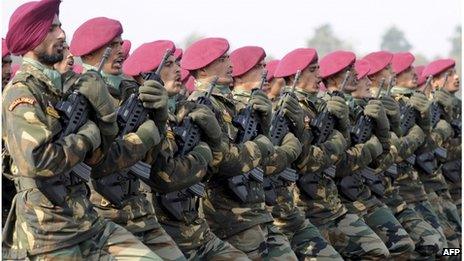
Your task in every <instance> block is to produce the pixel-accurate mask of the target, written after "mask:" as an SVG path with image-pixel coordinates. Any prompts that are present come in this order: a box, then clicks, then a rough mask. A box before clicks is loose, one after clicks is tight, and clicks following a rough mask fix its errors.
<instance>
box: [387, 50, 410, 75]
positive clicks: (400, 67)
mask: <svg viewBox="0 0 464 261" xmlns="http://www.w3.org/2000/svg"><path fill="white" fill-rule="evenodd" d="M415 59H416V58H415V57H414V55H412V54H411V53H410V52H401V53H395V54H393V58H392V60H391V65H392V69H393V72H394V73H395V74H400V73H402V72H404V71H405V70H406V69H408V68H409V66H411V65H412V63H413V62H414V60H415Z"/></svg>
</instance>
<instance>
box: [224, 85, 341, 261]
mask: <svg viewBox="0 0 464 261" xmlns="http://www.w3.org/2000/svg"><path fill="white" fill-rule="evenodd" d="M233 94H234V99H235V100H237V101H239V102H241V103H242V104H243V106H244V105H245V104H246V103H247V101H248V99H249V98H250V92H246V91H233ZM291 135H292V136H293V134H291ZM293 138H294V139H296V137H294V136H293ZM284 139H285V138H284ZM275 148H276V152H275V153H274V155H273V156H272V157H271V158H270V159H269V161H268V163H267V164H266V165H265V166H264V167H263V170H264V174H265V175H266V176H277V175H278V174H279V173H281V172H282V171H283V170H284V169H285V168H287V167H289V166H290V165H291V163H292V161H293V160H290V159H288V156H287V153H286V151H285V148H282V147H280V146H275ZM274 185H275V186H276V187H275V189H274V191H275V193H276V202H275V203H273V204H268V202H266V208H267V209H268V211H269V212H270V213H272V216H273V218H274V223H273V224H274V226H276V227H277V228H279V229H280V231H282V232H283V233H284V234H285V235H286V236H287V238H288V239H289V240H290V243H291V246H292V249H293V251H294V252H295V254H296V255H297V257H298V258H299V259H304V258H317V259H319V260H341V259H342V257H341V256H340V254H339V253H338V252H337V251H336V250H335V249H334V248H333V247H332V246H331V245H330V244H329V243H328V242H327V240H325V239H324V238H323V237H322V235H321V233H320V232H319V230H318V229H317V228H316V227H315V226H314V225H313V224H311V222H309V220H308V219H307V218H306V217H305V214H304V212H303V211H302V210H301V209H299V208H298V207H297V206H296V202H295V199H294V193H295V190H296V183H295V182H289V181H281V182H279V183H274ZM265 190H266V188H265Z"/></svg>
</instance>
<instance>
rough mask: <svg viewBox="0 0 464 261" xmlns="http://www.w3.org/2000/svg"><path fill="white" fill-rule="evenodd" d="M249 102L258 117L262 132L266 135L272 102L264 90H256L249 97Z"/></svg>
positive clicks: (269, 123) (269, 124)
mask: <svg viewBox="0 0 464 261" xmlns="http://www.w3.org/2000/svg"><path fill="white" fill-rule="evenodd" d="M250 104H251V106H252V108H253V110H255V112H256V114H257V115H258V117H259V120H260V123H261V128H262V131H263V134H264V135H266V136H267V135H268V133H269V128H270V126H271V117H272V102H271V101H270V100H269V98H267V96H266V94H265V93H264V92H262V91H261V90H256V91H254V92H253V94H252V96H251V98H250Z"/></svg>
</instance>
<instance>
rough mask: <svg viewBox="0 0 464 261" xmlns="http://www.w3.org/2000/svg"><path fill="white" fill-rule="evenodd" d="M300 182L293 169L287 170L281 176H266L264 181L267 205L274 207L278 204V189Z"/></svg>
mask: <svg viewBox="0 0 464 261" xmlns="http://www.w3.org/2000/svg"><path fill="white" fill-rule="evenodd" d="M297 180H298V174H296V171H295V170H294V169H291V168H286V169H285V170H284V171H282V172H281V173H279V174H276V175H272V176H266V177H264V180H263V187H264V195H265V200H266V205H268V206H274V205H276V204H277V191H276V190H277V189H278V188H281V187H287V186H289V185H291V184H292V183H294V182H296V181H297Z"/></svg>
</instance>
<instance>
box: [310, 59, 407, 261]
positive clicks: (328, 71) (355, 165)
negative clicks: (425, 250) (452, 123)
mask: <svg viewBox="0 0 464 261" xmlns="http://www.w3.org/2000/svg"><path fill="white" fill-rule="evenodd" d="M355 61H356V56H355V54H354V53H352V52H346V51H335V52H332V53H329V54H327V55H326V56H325V57H323V58H322V59H321V61H320V62H319V64H320V66H321V68H320V72H321V76H322V77H323V79H324V84H325V86H326V88H327V93H332V95H336V93H337V92H339V93H341V94H342V95H343V96H344V99H346V100H347V101H346V102H347V103H348V105H349V107H350V123H349V124H350V126H355V125H356V123H357V120H358V117H360V115H365V116H367V117H369V118H370V119H371V120H372V134H371V136H370V137H366V138H365V140H358V138H360V137H359V136H358V135H359V134H357V133H353V131H355V130H354V129H351V130H350V134H351V145H350V148H348V149H347V153H346V156H345V157H344V158H343V159H342V161H341V162H340V163H338V165H337V170H336V178H335V180H336V181H337V182H338V188H339V192H340V194H341V199H342V202H343V203H344V205H345V206H346V207H347V209H348V213H354V214H357V215H358V216H360V217H362V218H363V220H364V221H365V222H366V224H367V225H368V226H369V227H370V228H371V229H372V230H373V231H374V232H376V234H377V235H378V236H379V237H380V238H381V239H382V241H383V242H384V243H385V245H386V246H387V247H388V250H389V251H390V255H391V257H392V258H398V257H402V258H407V257H406V256H407V255H409V253H410V252H411V251H412V250H413V249H414V244H413V242H412V240H411V238H410V237H409V236H408V234H407V232H406V231H405V230H404V228H403V227H402V226H401V224H400V223H399V221H398V220H397V219H396V218H395V216H394V215H393V213H392V212H391V211H390V209H389V208H388V207H387V206H386V205H385V204H383V203H382V202H381V201H380V200H379V198H378V197H383V194H384V189H385V188H384V186H383V184H382V181H381V179H380V177H379V175H377V176H376V175H375V174H374V173H371V168H370V163H372V162H374V161H375V160H376V159H377V158H378V157H379V156H382V155H383V154H384V153H385V154H386V153H388V152H389V149H390V143H389V141H390V133H389V128H390V125H389V122H388V119H387V115H386V113H385V109H384V108H383V106H382V103H381V101H378V100H373V99H370V100H369V97H370V96H369V97H359V96H358V97H357V98H356V99H355V98H353V96H351V92H353V91H354V90H356V89H357V82H358V75H357V72H356V70H355V68H354V63H355ZM347 74H348V77H347ZM364 76H365V75H364ZM343 82H345V85H344V86H343ZM340 86H342V88H343V90H341V89H340ZM326 96H327V95H326ZM334 98H335V97H334V96H332V99H334ZM351 128H353V127H351Z"/></svg>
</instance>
